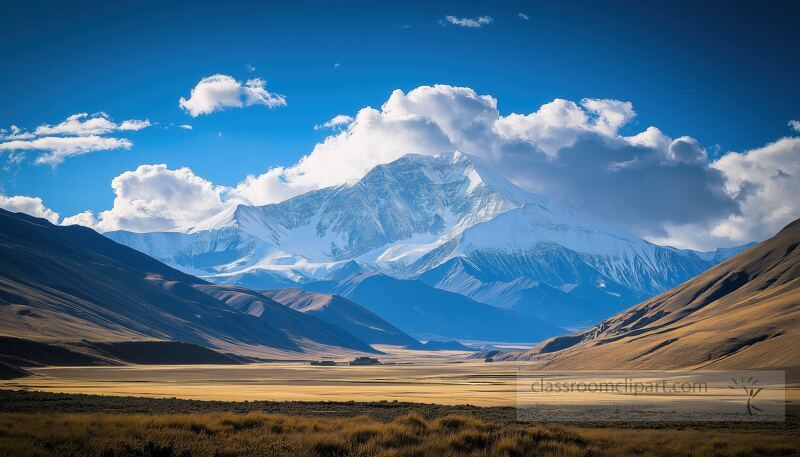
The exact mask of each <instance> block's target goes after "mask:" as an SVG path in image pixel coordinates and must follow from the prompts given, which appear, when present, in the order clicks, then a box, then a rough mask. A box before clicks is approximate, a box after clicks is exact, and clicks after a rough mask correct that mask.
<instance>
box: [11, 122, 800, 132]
mask: <svg viewBox="0 0 800 457" xmlns="http://www.w3.org/2000/svg"><path fill="white" fill-rule="evenodd" d="M12 127H13V126H12ZM789 127H791V128H792V129H793V130H794V131H795V132H800V121H795V120H791V121H789Z"/></svg>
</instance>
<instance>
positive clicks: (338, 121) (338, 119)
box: [314, 114, 353, 130]
mask: <svg viewBox="0 0 800 457" xmlns="http://www.w3.org/2000/svg"><path fill="white" fill-rule="evenodd" d="M351 122H353V117H352V116H348V115H346V114H337V115H336V116H334V117H333V118H332V119H331V120H329V121H328V122H325V123H324V124H317V125H315V126H314V130H321V129H329V128H333V127H342V126H345V125H347V124H349V123H351Z"/></svg>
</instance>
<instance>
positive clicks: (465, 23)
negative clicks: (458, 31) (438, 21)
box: [442, 16, 494, 29]
mask: <svg viewBox="0 0 800 457" xmlns="http://www.w3.org/2000/svg"><path fill="white" fill-rule="evenodd" d="M492 22H494V18H492V17H491V16H479V17H476V18H469V17H457V16H445V17H444V20H443V21H442V24H451V25H457V26H459V27H467V28H472V29H474V28H478V27H483V26H484V25H489V24H491V23H492Z"/></svg>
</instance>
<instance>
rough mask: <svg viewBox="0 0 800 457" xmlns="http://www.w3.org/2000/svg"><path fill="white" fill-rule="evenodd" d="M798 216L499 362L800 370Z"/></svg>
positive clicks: (578, 366) (589, 366)
mask: <svg viewBox="0 0 800 457" xmlns="http://www.w3.org/2000/svg"><path fill="white" fill-rule="evenodd" d="M798 343H800V219H798V220H796V221H794V222H792V223H791V224H789V225H788V226H786V227H785V228H784V229H783V230H781V231H780V232H779V233H778V234H776V235H775V236H773V237H772V238H770V239H768V240H766V241H764V242H762V243H759V244H758V245H756V246H754V247H752V248H750V249H748V250H746V251H744V252H742V253H740V254H738V255H736V256H734V257H732V258H730V259H728V260H726V261H725V262H723V263H721V264H719V265H717V266H716V267H714V268H712V269H710V270H708V271H706V272H705V273H703V274H701V275H699V276H697V277H695V278H693V279H691V280H690V281H687V282H685V283H683V284H681V285H679V286H677V287H675V288H673V289H672V290H669V291H667V292H665V293H663V294H661V295H658V296H656V297H654V298H652V299H650V300H647V301H645V302H643V303H641V304H639V305H637V306H634V307H632V308H630V309H628V310H626V311H624V312H622V313H620V314H618V315H616V316H613V317H611V318H609V319H606V320H604V321H602V322H600V323H599V324H597V325H595V326H593V327H591V328H588V329H586V330H584V331H582V332H578V333H574V334H571V335H563V336H559V337H556V338H553V339H550V340H548V341H545V342H543V343H541V344H540V345H538V346H537V347H535V348H533V349H532V350H530V351H528V352H523V353H519V352H507V353H504V354H498V355H495V358H497V359H502V360H531V359H535V360H540V361H543V362H545V363H546V367H547V368H552V369H583V370H586V369H589V370H591V369H660V370H664V369H679V368H705V369H733V368H736V369H793V370H794V373H795V375H796V373H797V370H799V369H800V352H798V350H797V348H798Z"/></svg>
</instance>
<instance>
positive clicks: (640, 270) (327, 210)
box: [106, 152, 738, 327]
mask: <svg viewBox="0 0 800 457" xmlns="http://www.w3.org/2000/svg"><path fill="white" fill-rule="evenodd" d="M106 235H107V236H109V237H110V238H112V239H114V240H116V241H119V242H121V243H123V244H126V245H128V246H130V247H133V248H135V249H138V250H140V251H143V252H145V253H147V254H149V255H151V256H153V257H156V258H158V259H159V260H162V261H164V262H166V263H168V264H170V265H172V266H175V267H177V268H179V269H181V270H183V271H186V272H189V273H192V274H195V275H198V276H202V277H204V278H205V279H208V280H211V281H214V282H223V283H233V284H241V285H246V286H248V287H256V288H281V287H289V286H292V285H297V284H300V285H302V284H305V283H309V282H312V281H324V280H326V279H328V278H329V277H330V276H331V275H332V274H333V273H334V272H336V271H337V270H339V269H340V268H342V266H343V265H348V262H350V261H352V260H355V261H357V262H358V265H359V266H361V267H362V268H366V269H371V270H374V271H378V272H381V273H382V274H386V275H389V276H393V277H395V278H402V279H419V280H421V281H423V282H425V283H427V284H429V285H433V286H435V287H437V288H440V289H444V290H447V291H451V292H456V293H459V294H464V295H467V296H468V297H470V298H472V299H474V300H477V301H479V302H483V303H488V304H492V305H495V306H499V307H505V308H510V309H514V310H518V311H520V312H524V313H528V314H531V315H533V316H535V317H538V318H540V319H544V320H547V321H549V322H553V323H556V324H557V325H561V326H568V327H569V326H581V325H586V324H589V323H592V322H595V321H597V320H599V319H602V318H603V317H606V316H607V315H609V314H611V313H613V312H615V311H619V310H621V309H623V308H624V307H626V306H629V305H632V304H634V303H636V302H638V301H640V300H642V299H645V298H647V297H650V296H652V295H655V294H657V293H659V292H662V291H664V290H667V289H669V288H671V287H673V286H675V285H676V284H679V283H680V282H683V281H685V280H687V279H689V278H691V277H692V276H694V275H696V274H698V273H700V272H702V271H704V270H705V269H707V268H709V267H710V266H712V265H713V264H715V263H717V262H719V261H721V260H724V258H727V257H728V256H730V255H732V254H735V253H736V252H738V250H736V249H730V250H718V251H715V252H713V253H697V252H694V251H687V250H677V249H673V248H668V247H662V246H657V245H654V244H652V243H649V242H647V241H644V240H642V239H640V238H637V237H635V236H633V235H631V234H629V233H626V232H624V231H620V230H616V229H613V228H609V227H603V226H599V225H596V224H590V223H587V222H585V221H582V220H580V219H578V218H577V217H575V216H574V215H572V214H570V213H569V212H568V211H566V210H564V209H561V208H559V207H558V206H556V205H554V204H552V203H551V202H549V201H548V200H547V199H546V198H545V197H543V196H540V195H534V194H531V193H529V192H527V191H525V190H523V189H521V188H519V187H517V186H515V185H514V184H512V183H511V182H509V181H508V180H507V179H505V178H504V177H503V176H502V175H500V174H498V173H496V172H495V171H494V170H492V169H491V168H490V167H488V166H487V165H486V164H485V163H483V162H482V161H480V160H479V159H477V158H475V157H472V156H468V155H465V154H461V153H459V152H454V153H448V154H441V155H437V156H420V155H407V156H405V157H402V158H401V159H398V160H396V161H394V162H391V163H389V164H385V165H379V166H377V167H375V168H374V169H372V170H371V171H369V172H368V173H367V174H366V175H365V176H364V177H363V178H362V179H361V180H359V181H358V182H355V183H349V184H344V185H340V186H335V187H330V188H325V189H320V190H316V191H312V192H308V193H306V194H303V195H300V196H297V197H294V198H292V199H289V200H286V201H284V202H281V203H277V204H271V205H265V206H260V207H255V206H247V205H238V206H236V207H232V208H228V209H226V210H224V211H222V212H220V213H219V214H217V215H215V216H213V217H211V218H209V219H208V220H206V221H203V222H202V223H200V224H197V225H195V226H192V227H185V228H181V229H179V230H175V231H172V232H161V233H144V234H141V233H131V232H124V231H118V232H109V233H107V234H106Z"/></svg>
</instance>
